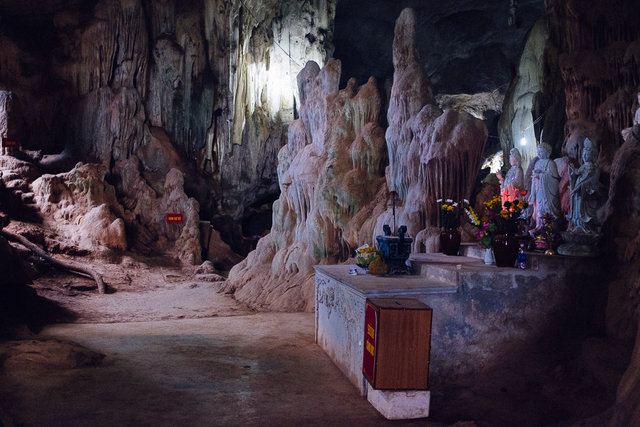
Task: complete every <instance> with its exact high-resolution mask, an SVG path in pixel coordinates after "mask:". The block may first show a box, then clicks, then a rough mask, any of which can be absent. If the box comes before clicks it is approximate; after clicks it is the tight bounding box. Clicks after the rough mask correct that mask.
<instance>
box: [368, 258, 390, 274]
mask: <svg viewBox="0 0 640 427" xmlns="http://www.w3.org/2000/svg"><path fill="white" fill-rule="evenodd" d="M388 272H389V266H388V265H387V264H385V263H384V262H383V261H382V258H381V257H379V256H377V257H376V259H374V260H373V261H371V264H369V273H371V274H376V275H379V276H382V275H383V274H387V273H388Z"/></svg>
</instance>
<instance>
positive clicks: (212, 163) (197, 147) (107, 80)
mask: <svg viewBox="0 0 640 427" xmlns="http://www.w3.org/2000/svg"><path fill="white" fill-rule="evenodd" d="M37 8H39V9H37ZM37 8H36V9H37V10H42V11H43V12H42V13H38V11H37V10H34V11H32V10H30V8H25V7H23V6H21V5H18V4H14V3H13V2H10V3H7V4H3V5H2V6H0V10H1V11H2V12H3V16H5V15H6V16H7V17H10V18H8V19H3V29H2V31H0V43H1V44H2V46H3V49H2V52H1V53H0V90H2V91H4V92H5V93H8V92H9V91H10V92H11V93H12V100H13V103H12V105H13V111H12V118H11V120H12V126H13V127H12V132H13V133H14V134H15V135H16V136H17V137H19V138H20V140H21V142H22V143H23V146H24V147H25V148H28V149H38V150H43V151H44V153H45V154H52V153H55V152H60V151H62V149H63V148H66V150H65V152H64V158H65V159H66V158H71V159H72V162H71V163H70V164H68V162H67V164H68V167H66V168H62V167H59V166H60V165H61V162H60V160H62V158H60V159H56V161H55V162H54V161H51V162H49V163H48V167H49V168H50V169H51V171H53V172H60V171H68V169H69V168H70V167H72V166H73V164H74V162H77V161H79V160H81V161H83V162H97V163H101V164H102V165H104V166H105V167H107V169H108V170H107V172H108V175H109V176H110V177H113V179H114V181H117V180H121V179H124V177H125V175H127V176H128V175H130V174H131V173H132V172H131V171H125V170H123V169H122V167H123V166H124V165H130V166H131V165H134V164H135V165H136V168H137V167H138V165H139V164H141V165H142V167H141V168H140V169H141V170H140V173H141V174H142V175H143V177H144V179H145V180H146V181H147V183H148V185H149V186H151V187H152V188H153V189H154V190H155V191H159V192H162V182H163V181H164V177H165V175H166V174H167V173H168V172H169V170H170V169H171V168H178V169H180V170H181V171H182V173H183V174H184V175H185V176H186V186H185V188H186V191H187V192H188V193H189V194H190V195H191V196H194V197H196V198H197V199H198V201H199V202H200V204H201V206H202V212H201V214H202V216H203V217H204V218H205V219H211V220H212V221H213V223H214V225H215V226H216V227H220V228H222V231H223V235H224V236H225V237H226V238H227V240H229V239H230V238H231V236H235V239H233V240H232V241H238V240H239V237H240V235H241V233H242V230H241V229H240V227H239V226H234V225H233V224H234V223H236V224H237V223H238V222H240V220H241V219H242V217H243V215H244V210H245V209H246V208H247V207H248V206H251V205H254V204H257V205H261V204H263V203H264V200H265V199H271V200H272V199H273V198H274V197H275V196H277V193H278V184H277V182H276V156H277V152H278V150H279V149H280V147H281V146H282V145H284V143H285V142H286V134H287V126H288V124H289V123H290V122H291V120H292V119H293V117H294V115H295V109H296V101H295V79H294V76H295V75H296V74H297V73H298V71H299V70H300V69H301V68H302V65H303V64H304V63H305V62H306V61H307V60H308V59H312V60H315V61H317V62H319V63H324V61H326V58H327V57H329V56H330V55H331V52H332V49H333V45H332V40H331V39H332V28H331V27H332V23H333V16H334V14H335V0H328V1H320V2H317V1H304V2H298V1H292V0H270V1H256V0H234V1H232V2H227V1H221V0H202V1H191V0H190V1H186V2H178V1H175V0H170V1H163V2H150V1H146V0H134V1H121V0H104V1H99V2H91V3H87V4H85V5H83V6H82V7H79V6H78V4H76V3H75V2H72V3H68V4H62V3H59V2H57V3H56V4H48V3H47V2H42V4H39V5H37ZM36 27H37V28H39V29H40V31H43V33H46V34H47V35H46V36H43V37H42V38H43V40H44V39H46V43H43V44H41V45H40V46H35V45H34V44H33V43H29V41H28V40H25V39H24V34H27V33H30V32H31V30H29V31H25V30H24V29H25V28H36ZM21 35H23V36H21ZM298 104H299V101H298ZM158 144H160V148H161V150H162V153H164V154H162V155H159V156H157V157H155V156H156V153H155V148H156V147H159V145H158ZM151 157H153V158H151ZM132 158H133V160H134V161H130V160H131V159H132ZM136 158H137V159H136ZM178 159H181V161H179V162H178V161H177V160H178ZM52 165H55V166H56V168H53V166H52ZM121 189H122V188H120V187H119V186H116V190H117V191H116V193H117V197H118V199H119V200H120V201H122V199H123V198H131V196H132V194H130V193H122V192H121ZM125 204H126V203H125Z"/></svg>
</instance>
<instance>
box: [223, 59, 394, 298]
mask: <svg viewBox="0 0 640 427" xmlns="http://www.w3.org/2000/svg"><path fill="white" fill-rule="evenodd" d="M340 72H341V70H340V61H337V60H330V61H329V63H328V64H327V65H326V67H324V68H323V69H322V70H321V69H320V67H319V66H318V65H317V64H316V63H315V62H309V63H308V64H307V65H306V67H305V68H304V69H303V70H302V71H301V73H300V74H299V75H298V85H299V90H300V100H301V105H300V119H298V120H296V121H294V122H293V123H292V125H291V127H290V129H289V141H288V143H287V145H286V146H284V147H283V148H282V149H281V150H280V153H279V154H278V159H279V164H278V175H279V180H280V187H281V192H282V193H281V196H280V198H279V199H278V200H277V201H276V202H275V203H274V207H273V210H274V215H273V218H274V223H273V228H272V230H271V233H270V234H269V235H268V236H266V237H264V238H262V239H260V241H259V242H258V245H257V249H256V250H255V251H254V252H252V253H250V254H249V256H248V257H247V258H246V259H245V260H244V261H243V262H242V263H240V264H238V265H237V266H236V267H234V268H233V270H231V273H230V275H229V281H230V282H231V283H232V286H235V287H236V291H235V296H236V298H238V299H239V300H241V301H246V302H247V303H249V304H250V305H253V306H256V307H261V308H269V309H275V310H313V283H314V272H313V265H314V264H317V263H323V262H339V261H341V260H343V259H346V258H347V257H348V256H349V253H350V252H351V250H352V249H355V248H356V247H357V246H358V242H359V241H360V240H361V239H367V240H368V239H369V238H370V236H371V234H372V232H373V227H372V226H373V223H371V222H369V224H368V227H367V226H366V225H365V224H363V222H362V219H363V217H364V218H366V217H367V216H370V214H371V213H372V212H373V209H374V205H375V203H374V202H375V200H376V196H377V194H378V192H379V191H384V178H383V167H384V159H385V150H384V148H385V147H384V132H383V130H382V128H381V127H380V125H379V124H378V118H379V114H380V107H381V100H380V95H379V93H378V90H377V88H376V85H375V81H374V80H373V79H371V80H369V81H368V82H367V83H366V84H365V85H362V86H360V87H357V85H356V82H355V81H354V80H350V81H349V84H348V85H347V87H346V88H344V89H342V90H339V88H338V83H339V81H340ZM356 214H359V216H356Z"/></svg>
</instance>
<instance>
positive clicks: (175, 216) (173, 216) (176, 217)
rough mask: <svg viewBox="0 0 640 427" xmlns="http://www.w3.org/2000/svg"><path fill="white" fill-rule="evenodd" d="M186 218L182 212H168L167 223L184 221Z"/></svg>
mask: <svg viewBox="0 0 640 427" xmlns="http://www.w3.org/2000/svg"><path fill="white" fill-rule="evenodd" d="M183 222H184V218H183V216H182V214H181V213H168V214H167V224H172V223H180V224H181V223H183Z"/></svg>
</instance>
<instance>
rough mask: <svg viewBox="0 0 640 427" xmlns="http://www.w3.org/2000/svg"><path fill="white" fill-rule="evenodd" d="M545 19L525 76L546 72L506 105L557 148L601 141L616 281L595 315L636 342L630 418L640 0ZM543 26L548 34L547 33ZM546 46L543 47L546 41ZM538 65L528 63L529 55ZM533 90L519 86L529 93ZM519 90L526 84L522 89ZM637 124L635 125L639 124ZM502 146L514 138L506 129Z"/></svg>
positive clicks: (639, 406)
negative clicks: (639, 3)
mask: <svg viewBox="0 0 640 427" xmlns="http://www.w3.org/2000/svg"><path fill="white" fill-rule="evenodd" d="M545 5H546V9H547V12H546V17H545V20H544V21H543V24H542V23H541V24H540V25H544V27H541V28H540V31H539V32H538V35H536V33H535V32H532V35H531V38H530V41H529V43H533V42H534V41H535V39H534V38H537V40H538V42H537V43H540V42H541V41H542V40H543V39H545V38H546V41H545V44H544V51H543V55H542V57H541V61H537V63H536V61H531V60H528V59H527V58H526V55H523V60H522V62H521V67H520V69H519V76H518V77H517V78H516V83H515V85H517V84H518V83H517V82H518V80H526V79H527V78H529V77H530V76H531V75H538V76H541V79H539V82H541V84H538V85H530V86H529V88H530V89H532V90H529V95H527V96H528V97H522V99H521V100H520V101H518V96H517V95H516V96H511V97H509V96H508V97H507V102H506V103H505V112H508V111H512V112H513V111H518V110H519V109H520V110H527V109H528V110H529V111H530V113H527V114H529V116H528V117H527V118H526V120H522V119H520V122H519V123H517V121H518V120H519V119H518V117H517V115H516V114H511V115H505V117H503V122H504V125H505V127H504V128H503V130H505V134H506V133H507V131H508V127H513V126H516V127H517V126H522V123H530V122H531V121H533V119H535V118H536V117H539V116H541V115H542V116H543V119H542V120H541V121H540V123H539V124H538V125H536V126H535V127H534V129H535V136H536V137H537V139H540V136H541V134H542V140H543V141H544V142H547V143H549V144H551V145H552V147H553V149H554V150H553V151H554V153H553V157H559V156H566V157H567V159H568V161H569V162H572V161H575V160H577V159H579V158H580V153H581V150H582V144H583V141H584V139H585V138H586V137H588V138H590V139H591V140H593V141H596V143H597V144H598V145H599V147H600V156H599V159H598V164H599V166H600V167H601V169H602V171H603V173H602V175H601V192H600V194H601V196H602V201H603V202H605V201H606V203H605V205H604V207H603V208H602V209H601V211H600V212H599V220H600V221H601V223H602V224H603V227H602V231H603V236H604V237H603V242H602V247H603V252H602V256H603V257H604V259H605V262H604V265H605V266H606V271H605V275H606V277H607V278H608V280H607V281H606V282H605V283H603V284H602V285H603V295H605V296H604V297H603V298H602V300H601V301H600V304H599V305H600V307H599V312H605V313H604V315H598V316H596V319H598V320H597V321H594V327H595V331H599V333H602V334H606V336H607V337H608V338H609V339H612V340H621V341H623V342H626V343H627V345H629V346H633V345H634V341H635V350H634V352H633V356H632V357H631V361H630V365H629V367H628V369H627V371H626V373H625V375H624V376H623V378H622V381H621V383H620V385H619V387H618V395H617V401H616V404H615V406H614V407H613V409H612V411H611V412H610V414H609V416H610V417H611V425H631V424H633V423H634V422H637V420H638V419H640V400H639V399H638V396H640V394H638V390H639V389H640V388H639V387H640V370H639V366H640V357H639V355H640V339H639V338H638V335H637V334H638V330H639V329H640V328H639V327H638V322H639V321H640V316H639V310H638V307H639V306H640V286H639V282H638V279H637V271H638V269H639V268H640V264H639V261H638V259H639V258H638V247H639V245H638V241H639V240H640V237H639V236H640V234H638V233H639V231H638V230H639V229H640V223H639V222H638V217H639V216H640V204H639V203H638V200H639V195H640V186H639V185H640V184H639V183H640V179H639V177H638V173H637V171H638V167H639V166H640V165H639V164H638V158H639V157H638V153H639V151H638V150H639V148H638V147H639V145H640V126H638V124H637V119H635V120H636V121H635V122H634V117H635V116H636V115H637V112H636V111H637V109H638V100H637V94H638V92H639V91H640V50H639V48H640V15H639V14H638V13H637V5H636V4H634V3H633V2H616V3H615V4H612V3H610V2H606V1H584V0H571V1H560V0H547V1H546V2H545ZM543 34H544V37H543ZM538 52H539V50H538ZM527 63H528V64H529V65H526V64H527ZM526 92H527V91H520V92H519V93H525V94H526ZM513 93H516V94H517V93H518V90H517V88H515V89H514V90H513ZM632 126H633V127H632ZM502 143H503V146H505V148H509V147H510V146H513V141H510V140H508V139H507V138H504V139H503V141H502Z"/></svg>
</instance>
